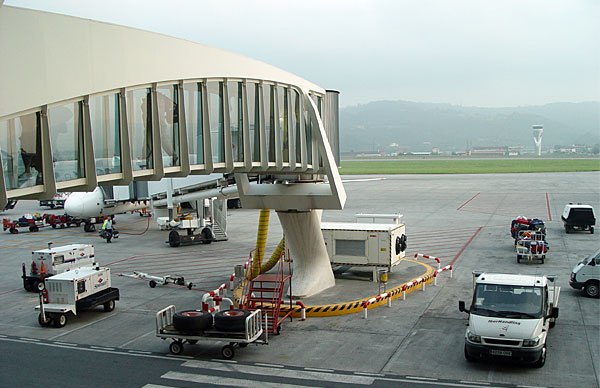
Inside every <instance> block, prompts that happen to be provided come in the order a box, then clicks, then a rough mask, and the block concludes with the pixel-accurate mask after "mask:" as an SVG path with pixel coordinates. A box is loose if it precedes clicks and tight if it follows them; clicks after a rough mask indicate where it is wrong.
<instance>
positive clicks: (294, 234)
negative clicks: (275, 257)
mask: <svg viewBox="0 0 600 388" xmlns="http://www.w3.org/2000/svg"><path fill="white" fill-rule="evenodd" d="M322 213H323V211H322V210H308V211H281V210H279V211H277V216H278V217H279V222H280V223H281V227H282V229H283V233H284V235H285V244H286V246H287V247H288V248H289V249H290V252H291V253H292V259H293V260H294V276H293V277H292V292H293V295H292V296H294V297H309V296H311V295H315V294H318V293H319V292H321V291H324V290H326V289H328V288H331V287H333V286H335V278H334V276H333V270H332V269H331V263H330V261H329V256H328V255H327V249H326V247H325V240H324V239H323V233H322V232H321V214H322Z"/></svg>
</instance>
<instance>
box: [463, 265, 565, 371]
mask: <svg viewBox="0 0 600 388" xmlns="http://www.w3.org/2000/svg"><path fill="white" fill-rule="evenodd" d="M473 279H474V281H473V284H474V290H473V299H472V301H471V307H470V308H468V309H467V308H466V307H465V302H463V301H459V304H458V308H459V310H460V311H462V312H466V313H468V314H469V323H468V328H467V330H466V332H465V348H464V355H465V358H466V359H467V361H474V360H477V359H487V358H494V359H510V360H515V361H517V362H522V363H526V364H533V365H534V366H536V367H542V366H544V364H545V362H546V352H547V347H546V336H547V334H548V330H549V329H550V328H551V327H553V326H554V323H555V320H556V318H557V317H558V298H559V293H560V287H557V286H555V285H554V280H555V277H551V276H539V275H514V274H493V273H477V272H474V274H473Z"/></svg>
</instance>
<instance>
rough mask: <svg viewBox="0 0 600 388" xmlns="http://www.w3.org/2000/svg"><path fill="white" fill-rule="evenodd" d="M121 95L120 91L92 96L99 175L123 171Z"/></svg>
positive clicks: (91, 119)
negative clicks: (120, 117) (120, 116)
mask: <svg viewBox="0 0 600 388" xmlns="http://www.w3.org/2000/svg"><path fill="white" fill-rule="evenodd" d="M119 95H120V93H114V94H107V95H104V96H90V100H89V105H90V122H91V126H92V139H93V142H94V159H95V160H96V174H97V175H105V174H114V173H120V172H121V171H122V170H121V124H120V120H119V112H120V108H119Z"/></svg>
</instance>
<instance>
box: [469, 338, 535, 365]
mask: <svg viewBox="0 0 600 388" xmlns="http://www.w3.org/2000/svg"><path fill="white" fill-rule="evenodd" d="M465 344H466V349H465V350H466V351H467V352H468V353H469V355H470V356H471V357H475V358H486V359H487V358H493V359H506V360H515V361H521V362H525V363H534V362H536V361H538V360H539V359H540V357H541V355H542V350H543V346H538V347H535V348H507V347H498V346H489V345H482V344H476V343H471V342H468V341H466V342H465Z"/></svg>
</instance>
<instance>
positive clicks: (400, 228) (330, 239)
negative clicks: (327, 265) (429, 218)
mask: <svg viewBox="0 0 600 388" xmlns="http://www.w3.org/2000/svg"><path fill="white" fill-rule="evenodd" d="M355 217H356V220H357V222H322V223H321V232H322V233H323V239H324V240H325V246H326V249H327V254H328V256H329V261H330V262H331V264H332V265H338V266H349V267H354V266H366V267H373V281H376V278H377V277H376V273H377V269H378V268H387V269H388V270H389V271H391V269H392V267H393V266H395V265H397V264H398V263H400V260H401V259H402V258H404V257H405V252H406V247H407V242H406V240H407V239H406V226H405V225H404V224H403V223H402V222H401V219H402V215H401V214H357V215H356V216H355ZM364 219H370V220H371V221H372V222H359V221H361V220H364ZM386 220H387V223H386V222H385V221H386ZM389 220H391V222H390V221H389ZM382 221H384V222H382Z"/></svg>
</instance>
